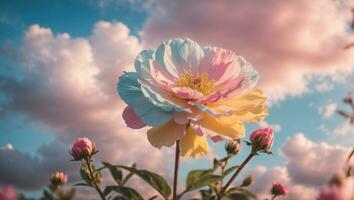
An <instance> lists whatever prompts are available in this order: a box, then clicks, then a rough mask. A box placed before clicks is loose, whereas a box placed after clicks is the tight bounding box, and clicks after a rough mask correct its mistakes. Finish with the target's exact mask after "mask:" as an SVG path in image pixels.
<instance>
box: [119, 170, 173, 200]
mask: <svg viewBox="0 0 354 200" xmlns="http://www.w3.org/2000/svg"><path fill="white" fill-rule="evenodd" d="M116 167H120V168H122V169H125V170H127V171H129V172H131V173H133V174H135V175H137V176H139V177H140V178H141V179H143V180H144V181H145V182H146V183H148V184H150V185H151V186H152V187H153V188H154V189H156V191H158V192H159V193H160V194H161V195H162V196H163V197H164V198H165V199H167V198H168V197H169V196H170V194H171V188H170V186H169V185H168V183H167V181H166V180H165V179H164V178H163V177H162V176H160V175H158V174H156V173H154V172H150V171H147V170H138V169H136V168H135V167H134V166H133V167H127V166H123V165H116Z"/></svg>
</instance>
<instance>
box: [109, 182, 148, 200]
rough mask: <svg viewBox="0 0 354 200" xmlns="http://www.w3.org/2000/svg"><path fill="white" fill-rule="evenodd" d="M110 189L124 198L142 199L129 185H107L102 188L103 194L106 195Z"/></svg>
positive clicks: (131, 199) (130, 199)
mask: <svg viewBox="0 0 354 200" xmlns="http://www.w3.org/2000/svg"><path fill="white" fill-rule="evenodd" d="M112 191H115V192H117V193H119V194H120V195H122V196H123V197H124V198H125V199H129V200H144V199H143V197H142V196H141V195H140V194H139V193H138V192H137V191H135V190H134V189H133V188H130V187H124V186H115V185H112V186H107V187H106V188H105V189H104V192H103V193H104V194H105V196H107V195H108V194H109V193H111V192H112Z"/></svg>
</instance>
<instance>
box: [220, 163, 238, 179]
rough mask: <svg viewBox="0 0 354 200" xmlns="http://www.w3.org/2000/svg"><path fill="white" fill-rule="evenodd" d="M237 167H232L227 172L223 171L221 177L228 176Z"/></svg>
mask: <svg viewBox="0 0 354 200" xmlns="http://www.w3.org/2000/svg"><path fill="white" fill-rule="evenodd" d="M238 167H239V166H232V167H230V168H228V169H227V170H225V171H224V173H223V176H224V177H225V176H227V175H229V174H230V173H231V172H233V171H234V170H235V169H237V168H238Z"/></svg>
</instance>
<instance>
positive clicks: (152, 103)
mask: <svg viewBox="0 0 354 200" xmlns="http://www.w3.org/2000/svg"><path fill="white" fill-rule="evenodd" d="M135 70H136V72H125V73H124V74H123V75H122V76H121V77H120V78H119V82H118V87H117V89H118V93H119V95H120V97H121V98H122V100H123V101H124V102H125V103H126V104H128V106H127V108H126V109H125V110H124V113H123V118H124V120H125V122H126V123H127V125H128V126H129V127H131V128H136V129H138V128H143V127H144V126H150V127H152V128H151V129H149V130H148V133H147V135H148V139H149V141H150V143H151V144H152V145H153V146H155V147H157V148H161V147H162V146H172V145H173V144H175V142H176V141H177V140H180V149H181V154H182V155H183V156H192V157H197V156H201V155H205V154H206V153H207V151H208V145H207V141H206V138H205V136H209V137H211V139H212V140H213V141H219V140H223V139H228V140H233V139H239V138H241V137H243V136H244V134H245V129H244V125H243V122H258V121H260V120H262V119H263V118H264V117H265V116H266V115H267V107H266V105H265V101H266V97H265V96H264V94H263V92H262V91H261V90H259V89H256V88H255V85H256V84H257V81H258V74H257V72H256V71H255V70H254V69H253V67H252V66H251V64H250V63H248V62H247V61H246V60H245V59H244V58H243V57H241V56H238V55H236V54H235V53H234V52H233V51H230V50H225V49H222V48H217V47H213V48H210V47H201V46H199V45H198V44H197V43H196V42H194V41H192V40H190V39H174V40H167V41H165V42H163V43H162V44H161V45H160V46H159V47H157V48H156V49H147V50H143V51H142V52H141V53H140V54H139V55H138V56H137V58H136V60H135Z"/></svg>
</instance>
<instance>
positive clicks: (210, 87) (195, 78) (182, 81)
mask: <svg viewBox="0 0 354 200" xmlns="http://www.w3.org/2000/svg"><path fill="white" fill-rule="evenodd" d="M176 86H178V87H188V88H191V89H194V90H197V91H199V92H201V93H202V94H204V95H208V94H210V93H212V92H213V91H214V88H215V84H214V81H213V80H210V79H209V75H208V74H207V73H202V74H199V73H195V74H193V73H191V72H189V71H184V72H183V74H182V76H180V77H179V78H178V79H177V80H176Z"/></svg>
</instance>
